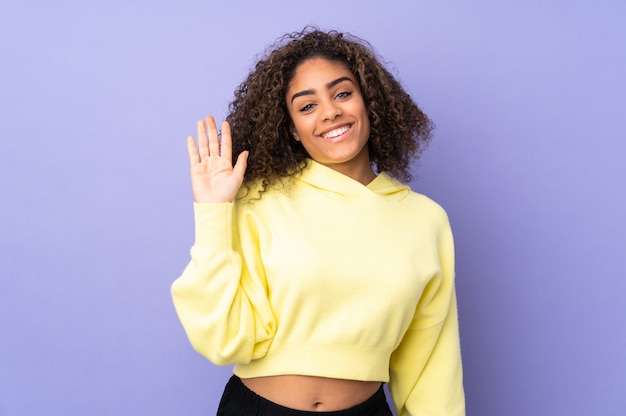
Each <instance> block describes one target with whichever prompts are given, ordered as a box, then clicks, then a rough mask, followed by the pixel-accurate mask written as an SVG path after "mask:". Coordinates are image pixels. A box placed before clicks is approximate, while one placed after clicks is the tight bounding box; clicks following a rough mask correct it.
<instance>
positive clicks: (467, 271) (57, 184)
mask: <svg viewBox="0 0 626 416" xmlns="http://www.w3.org/2000/svg"><path fill="white" fill-rule="evenodd" d="M287 4H289V5H290V6H286V5H287ZM625 21H626V3H625V2H623V1H622V0H614V1H609V0H599V1H593V2H592V1H572V0H561V1H533V0H530V1H529V0H524V1H521V0H519V1H508V2H502V1H496V0H492V1H488V0H477V1H473V2H468V1H451V0H444V1H429V2H426V1H416V2H408V1H404V0H402V1H380V0H378V1H366V0H359V1H334V0H333V1H316V2H279V1H276V0H274V1H264V2H252V1H250V2H242V1H220V2H211V1H199V0H198V1H190V0H189V1H185V0H183V1H178V2H165V1H128V0H124V1H122V0H113V1H112V0H108V1H89V2H80V1H78V0H77V1H75V2H71V1H68V0H58V1H50V2H48V1H28V0H22V1H2V3H0V48H1V49H0V70H1V74H0V110H1V112H0V197H1V199H0V210H1V215H0V257H1V259H0V260H1V261H0V276H1V279H2V280H1V282H2V291H1V292H0V415H7V416H13V415H28V416H40V415H85V414H89V415H96V416H98V415H114V414H115V415H135V414H139V415H159V416H160V415H207V414H213V413H214V409H215V407H216V405H217V401H218V399H219V396H220V394H221V391H222V387H223V384H224V382H225V380H226V379H227V377H228V376H229V373H230V368H217V367H215V366H213V365H212V364H210V363H209V362H207V361H206V360H204V359H203V358H202V357H200V356H199V355H197V354H196V353H195V352H193V350H192V349H191V347H190V346H189V345H188V343H187V340H186V338H185V335H184V333H183V331H182V328H181V326H180V324H179V323H178V321H177V318H176V316H175V313H174V310H173V307H172V304H171V301H170V296H169V286H170V284H171V282H172V281H173V280H174V279H175V278H176V277H177V276H178V275H179V274H180V272H181V271H182V269H183V267H184V266H185V264H186V262H187V260H188V249H189V246H190V244H191V242H192V238H193V229H192V209H191V192H190V185H189V179H188V166H187V157H186V154H185V136H186V135H188V134H193V133H194V126H195V121H196V120H197V119H198V118H201V117H202V116H204V115H205V114H206V113H212V114H215V115H216V116H217V118H222V117H223V115H224V113H225V110H226V106H227V103H228V102H229V100H230V98H231V94H232V91H233V89H234V87H235V86H236V85H237V84H238V83H239V82H240V81H241V80H242V77H243V76H244V75H245V74H246V73H247V71H248V69H249V68H250V67H251V65H252V63H253V61H254V57H255V56H256V55H257V54H259V53H261V52H262V51H263V50H264V48H265V47H266V46H267V45H268V44H270V43H271V42H272V41H273V40H274V39H275V38H276V37H278V36H279V35H280V34H282V33H284V32H287V31H292V30H297V29H300V28H301V27H302V26H304V24H306V23H316V24H318V25H320V26H321V27H322V28H335V27H336V28H340V29H342V30H345V31H350V32H353V33H355V34H357V35H359V36H361V37H363V38H365V39H368V40H369V41H370V42H371V43H373V44H374V46H375V47H376V49H377V51H378V52H379V53H380V54H381V55H382V56H383V57H384V58H386V59H387V60H388V61H389V62H390V66H391V68H392V70H393V71H394V72H395V73H397V74H398V75H399V77H400V79H401V80H402V81H403V83H404V85H405V86H406V88H407V89H408V90H409V91H410V92H411V93H412V95H413V96H414V97H415V99H416V100H417V101H418V103H420V105H422V106H423V108H424V109H425V110H426V111H427V112H428V113H429V114H430V115H431V116H432V118H433V119H434V120H435V122H436V124H437V130H436V137H435V141H434V142H433V144H432V146H431V147H430V148H429V150H428V151H427V153H426V154H425V155H424V158H423V160H422V163H421V165H420V167H419V170H416V172H417V173H418V175H419V177H418V179H417V180H416V181H415V182H414V183H413V186H414V188H415V189H416V190H417V191H419V192H423V193H426V194H428V195H430V196H431V197H433V198H435V199H436V200H437V201H439V202H440V203H441V204H442V205H443V206H444V207H445V208H446V209H447V211H448V213H449V215H450V218H451V221H452V224H453V227H454V230H455V235H456V242H457V256H458V264H457V275H458V280H457V282H458V283H457V290H458V294H459V305H460V314H461V331H462V346H463V354H464V368H465V385H466V393H467V406H468V415H470V416H502V415H507V416H518V415H519V416H526V415H622V414H624V411H625V410H626V394H624V392H625V386H626V328H625V327H626V325H625V323H624V321H625V319H624V318H625V317H626V301H625V300H624V291H625V289H626V283H625V281H626V279H625V272H626V225H625V220H624V213H625V212H626V183H625V182H626V168H625V163H624V158H625V156H626V105H625V100H626V98H625V97H626V85H625V84H626V81H625V78H626V75H625V74H626V47H625V46H624V45H625V43H626V42H625V40H626V25H625V24H624V22H625Z"/></svg>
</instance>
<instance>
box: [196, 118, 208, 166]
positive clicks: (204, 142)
mask: <svg viewBox="0 0 626 416" xmlns="http://www.w3.org/2000/svg"><path fill="white" fill-rule="evenodd" d="M197 128H198V153H199V154H200V160H202V159H206V158H208V157H209V144H208V139H207V136H206V125H205V124H204V121H202V120H199V121H198V123H197Z"/></svg>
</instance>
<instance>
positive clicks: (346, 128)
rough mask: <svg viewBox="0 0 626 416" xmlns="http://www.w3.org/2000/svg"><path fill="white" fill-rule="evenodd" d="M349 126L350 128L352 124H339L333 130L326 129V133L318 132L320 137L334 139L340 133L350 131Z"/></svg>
mask: <svg viewBox="0 0 626 416" xmlns="http://www.w3.org/2000/svg"><path fill="white" fill-rule="evenodd" d="M351 128H352V124H349V125H345V126H341V127H339V128H336V129H334V130H331V131H328V132H326V133H322V134H320V136H321V137H322V138H324V139H334V138H336V137H339V136H341V135H342V134H344V133H346V132H348V131H350V129H351Z"/></svg>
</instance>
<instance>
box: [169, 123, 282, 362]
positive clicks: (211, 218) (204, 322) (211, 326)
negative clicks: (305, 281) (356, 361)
mask: <svg viewBox="0 0 626 416" xmlns="http://www.w3.org/2000/svg"><path fill="white" fill-rule="evenodd" d="M207 130H208V131H207ZM187 141H188V151H189V158H190V162H191V180H192V188H193V194H194V200H195V203H194V213H195V229H196V236H195V242H194V245H193V247H192V248H191V261H190V263H189V264H188V265H187V267H186V268H185V271H184V272H183V274H182V275H181V276H180V277H179V278H178V279H177V280H176V281H175V282H174V283H173V285H172V296H173V300H174V306H175V307H176V312H177V313H178V316H179V318H180V320H181V323H182V324H183V327H184V328H185V331H186V333H187V336H188V337H189V340H190V342H191V344H192V345H193V347H194V348H195V349H196V350H197V351H198V352H199V353H201V354H202V355H204V356H205V357H207V358H208V359H209V360H211V361H212V362H214V363H215V364H218V365H226V364H232V363H246V362H249V361H250V360H252V359H255V358H259V357H261V356H263V355H265V353H266V351H267V348H268V347H269V344H270V343H271V340H272V338H273V335H274V331H275V319H274V316H273V313H272V311H271V308H270V306H269V302H268V300H267V292H266V286H265V277H264V275H263V270H262V267H259V265H260V264H261V261H260V255H259V252H258V246H257V245H254V244H246V245H245V249H244V248H243V247H244V245H242V244H241V243H240V241H241V238H245V239H247V240H251V241H258V240H257V239H256V237H255V233H256V230H255V227H254V222H253V221H246V225H243V224H242V226H238V224H237V222H238V221H237V219H236V218H234V204H233V202H232V201H233V200H234V198H235V196H236V194H237V191H238V190H239V187H240V186H241V184H242V181H243V174H244V172H245V168H246V158H247V152H245V153H244V154H242V155H240V156H239V157H238V159H237V163H236V164H235V166H234V167H233V166H232V162H231V160H232V159H231V156H230V155H231V152H232V150H231V149H232V147H231V137H230V127H229V126H228V124H227V123H223V124H222V143H221V146H220V143H219V140H218V134H217V128H216V126H215V121H214V120H213V118H212V117H207V120H206V123H205V122H204V121H201V122H198V149H197V150H196V144H195V140H194V138H193V137H189V138H188V139H187ZM220 147H221V154H220ZM249 265H253V266H251V267H250V266H249Z"/></svg>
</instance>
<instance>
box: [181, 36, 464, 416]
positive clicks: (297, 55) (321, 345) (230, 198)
mask: <svg viewBox="0 0 626 416" xmlns="http://www.w3.org/2000/svg"><path fill="white" fill-rule="evenodd" d="M231 129H232V132H231ZM430 131H431V123H430V121H429V119H428V118H427V116H426V115H425V114H424V113H422V111H421V110H420V109H419V108H418V107H417V105H416V104H415V103H414V102H413V101H412V99H411V98H410V97H409V95H408V94H407V93H406V92H405V91H404V90H403V89H402V87H401V85H400V84H399V83H398V82H397V80H395V79H394V77H393V76H392V75H391V74H390V73H389V72H388V71H387V70H386V69H385V68H384V67H383V66H382V65H381V64H380V62H379V61H378V60H377V59H376V57H375V55H374V54H373V53H372V52H371V50H370V48H369V47H368V46H367V44H365V43H364V42H362V41H360V40H358V39H355V38H350V37H348V36H347V35H344V34H341V33H338V32H329V33H326V32H322V31H319V30H317V29H314V28H306V29H305V30H304V31H302V32H300V33H295V34H291V35H286V36H285V37H283V38H282V39H280V40H279V41H278V42H277V44H276V45H275V46H274V48H273V49H272V50H271V52H269V53H268V55H267V56H266V57H265V58H263V59H262V60H260V61H259V62H258V63H257V65H256V67H255V68H254V70H253V71H252V72H251V73H250V74H249V76H248V78H247V79H246V80H245V81H244V82H243V83H242V84H241V86H240V87H239V88H238V89H237V91H236V92H235V99H234V101H233V102H232V103H231V106H230V114H229V116H228V117H227V122H224V123H222V125H221V142H220V140H219V133H218V131H217V127H216V124H215V121H214V120H213V118H212V117H207V119H206V120H205V121H200V122H198V143H197V147H196V141H195V139H194V138H193V137H189V138H188V152H189V157H190V163H191V179H192V189H193V195H194V200H195V203H194V210H195V224H196V239H195V243H194V245H193V247H192V249H191V262H190V263H189V265H188V266H187V268H186V269H185V271H184V273H183V274H182V276H180V278H178V279H177V280H176V281H175V282H174V284H173V286H172V294H173V298H174V304H175V306H176V310H177V313H178V315H179V317H180V320H181V322H182V324H183V326H184V328H185V330H186V332H187V334H188V337H189V339H190V341H191V343H192V345H193V346H194V348H196V350H197V351H199V352H200V353H201V354H203V355H204V356H206V357H207V358H208V359H209V360H211V361H212V362H214V363H216V364H218V365H226V364H232V363H234V364H235V367H234V376H233V377H232V378H231V380H230V381H229V382H228V385H227V386H226V390H225V392H224V395H223V397H222V400H221V403H220V408H219V410H218V415H238V416H241V415H244V416H245V415H308V414H320V413H322V414H329V415H391V411H390V410H389V407H388V406H387V403H386V400H385V396H384V392H383V390H382V385H383V383H387V382H389V388H390V392H391V395H392V397H393V401H394V403H395V406H396V409H397V413H398V414H400V415H421V414H424V415H462V414H464V395H463V386H462V371H461V358H460V347H459V337H458V325H457V312H456V300H455V291H454V249H453V242H452V235H451V232H450V227H449V223H448V219H447V216H446V214H445V212H444V211H443V210H442V209H441V207H439V206H438V205H437V204H436V203H434V202H433V201H431V200H430V199H428V198H426V197H425V196H422V195H419V194H417V193H414V192H412V191H411V190H410V189H409V188H408V187H407V186H406V185H403V184H402V183H400V182H398V181H397V180H396V179H394V177H395V178H399V179H402V180H408V179H409V178H410V171H409V169H410V162H411V160H412V159H413V158H415V157H417V156H418V155H419V153H420V151H421V150H422V149H423V147H424V145H425V144H426V143H427V142H428V140H429V139H430ZM233 155H234V156H236V163H235V164H234V166H233V164H232V160H233Z"/></svg>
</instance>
